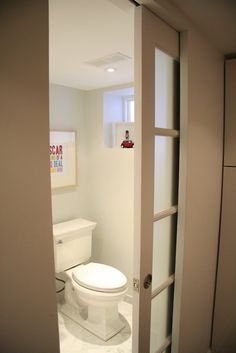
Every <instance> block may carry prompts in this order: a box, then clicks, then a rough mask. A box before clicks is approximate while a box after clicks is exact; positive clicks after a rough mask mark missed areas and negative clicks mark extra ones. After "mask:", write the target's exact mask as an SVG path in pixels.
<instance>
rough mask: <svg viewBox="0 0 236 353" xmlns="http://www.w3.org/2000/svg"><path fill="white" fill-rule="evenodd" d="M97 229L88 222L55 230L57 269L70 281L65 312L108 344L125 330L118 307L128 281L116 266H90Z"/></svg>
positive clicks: (62, 309) (59, 226) (61, 225)
mask: <svg viewBox="0 0 236 353" xmlns="http://www.w3.org/2000/svg"><path fill="white" fill-rule="evenodd" d="M95 226H96V223H93V222H90V221H87V220H84V219H75V220H72V221H68V222H63V223H59V224H55V225H54V226H53V235H54V252H55V268H56V272H62V271H63V272H64V273H65V274H66V277H67V280H66V284H65V301H64V303H63V304H62V305H61V311H62V312H63V313H64V314H65V315H67V316H68V317H70V318H71V319H73V320H74V321H75V322H77V323H78V324H80V325H81V326H82V327H84V328H86V329H87V330H89V331H90V332H91V333H93V334H95V335H96V336H98V337H99V338H101V339H102V340H104V341H107V340H108V339H110V338H111V337H113V336H114V335H116V334H117V333H118V332H119V331H120V330H121V329H122V328H123V327H124V326H125V324H124V321H122V317H121V316H120V314H119V312H118V303H119V302H120V301H121V300H122V299H123V298H124V296H125V294H126V292H127V278H126V276H125V275H124V274H123V273H122V272H120V271H119V270H118V269H116V268H114V267H112V266H108V265H104V264H100V263H94V262H88V260H89V258H90V256H91V243H92V242H91V238H92V230H93V229H94V228H95Z"/></svg>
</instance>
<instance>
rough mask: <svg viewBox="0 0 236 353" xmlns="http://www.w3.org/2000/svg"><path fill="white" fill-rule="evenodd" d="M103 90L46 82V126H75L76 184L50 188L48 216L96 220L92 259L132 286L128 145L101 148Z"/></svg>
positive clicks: (131, 185)
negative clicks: (119, 273) (110, 267)
mask: <svg viewBox="0 0 236 353" xmlns="http://www.w3.org/2000/svg"><path fill="white" fill-rule="evenodd" d="M106 91H107V90H106ZM104 92H105V90H104V91H103V90H102V89H101V90H96V91H81V90H78V89H74V88H70V87H64V86H59V85H55V84H51V85H50V128H51V129H54V130H55V129H59V130H61V129H65V130H68V129H69V130H71V129H72V130H76V131H78V186H77V187H76V188H70V189H62V190H60V191H53V192H52V211H53V212H52V213H53V221H54V222H55V223H56V222H61V221H64V220H68V219H71V218H76V217H84V218H87V219H89V220H92V221H95V222H97V227H96V229H95V231H94V233H93V249H92V255H93V256H92V260H93V261H98V262H101V263H105V264H108V265H113V266H115V267H117V268H118V269H120V270H121V271H122V272H123V273H124V274H125V275H126V276H127V277H128V279H129V283H130V287H131V281H132V255H133V253H132V251H133V247H132V242H133V150H132V149H126V150H123V149H121V148H107V147H105V144H104V126H103V104H104V100H103V93H104ZM114 109H115V108H114ZM130 293H131V290H130Z"/></svg>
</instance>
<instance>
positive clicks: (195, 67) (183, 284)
mask: <svg viewBox="0 0 236 353" xmlns="http://www.w3.org/2000/svg"><path fill="white" fill-rule="evenodd" d="M181 55H182V63H181V65H182V104H181V109H182V113H181V119H182V123H181V124H182V132H181V136H182V138H181V164H180V168H181V170H180V183H181V184H180V202H179V204H180V210H179V229H178V243H177V266H176V292H175V293H176V297H175V312H174V329H173V330H174V342H173V351H174V352H176V353H199V352H202V353H206V352H207V351H208V348H209V345H210V339H211V324H212V311H213V300H214V287H215V272H216V260H217V244H218V233H219V217H220V197H221V174H222V144H223V135H222V134H223V87H224V84H223V67H224V62H223V55H221V54H220V53H219V52H218V51H216V50H215V49H214V47H212V46H211V45H210V44H209V43H208V42H207V41H206V40H205V39H204V38H203V37H201V36H200V35H199V34H197V32H195V31H194V30H191V29H190V30H189V31H188V32H187V33H183V34H182V35H181ZM178 320H179V321H178Z"/></svg>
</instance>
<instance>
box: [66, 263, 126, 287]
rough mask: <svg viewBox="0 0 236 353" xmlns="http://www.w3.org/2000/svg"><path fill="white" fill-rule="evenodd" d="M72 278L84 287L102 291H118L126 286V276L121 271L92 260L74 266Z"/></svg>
mask: <svg viewBox="0 0 236 353" xmlns="http://www.w3.org/2000/svg"><path fill="white" fill-rule="evenodd" d="M72 278H73V280H74V281H75V282H76V283H77V284H79V285H80V286H82V287H84V288H87V289H90V290H94V291H98V292H104V293H118V292H121V291H123V290H125V289H126V287H127V278H126V277H125V275H124V274H123V273H122V272H120V271H119V270H117V269H116V268H114V267H112V266H108V265H104V264H98V263H94V262H90V263H89V264H87V265H80V266H77V267H75V268H74V269H73V272H72Z"/></svg>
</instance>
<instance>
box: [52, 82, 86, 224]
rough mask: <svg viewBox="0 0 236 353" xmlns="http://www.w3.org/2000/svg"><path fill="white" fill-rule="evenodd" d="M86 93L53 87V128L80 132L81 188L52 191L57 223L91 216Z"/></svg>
mask: <svg viewBox="0 0 236 353" xmlns="http://www.w3.org/2000/svg"><path fill="white" fill-rule="evenodd" d="M85 108H86V107H85V93H84V91H81V90H78V89H75V88H70V87H65V86H60V85H55V84H51V85H50V129H51V130H75V131H76V132H77V166H78V171H77V173H78V175H77V176H78V185H77V186H76V187H72V188H67V189H58V190H53V191H52V215H53V223H58V222H62V221H66V220H69V219H72V218H77V217H84V218H86V217H87V210H88V202H87V198H88V196H87V193H88V190H89V184H88V180H87V174H88V157H87V149H88V140H87V137H86V134H87V131H86V125H85V122H86V121H85Z"/></svg>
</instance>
